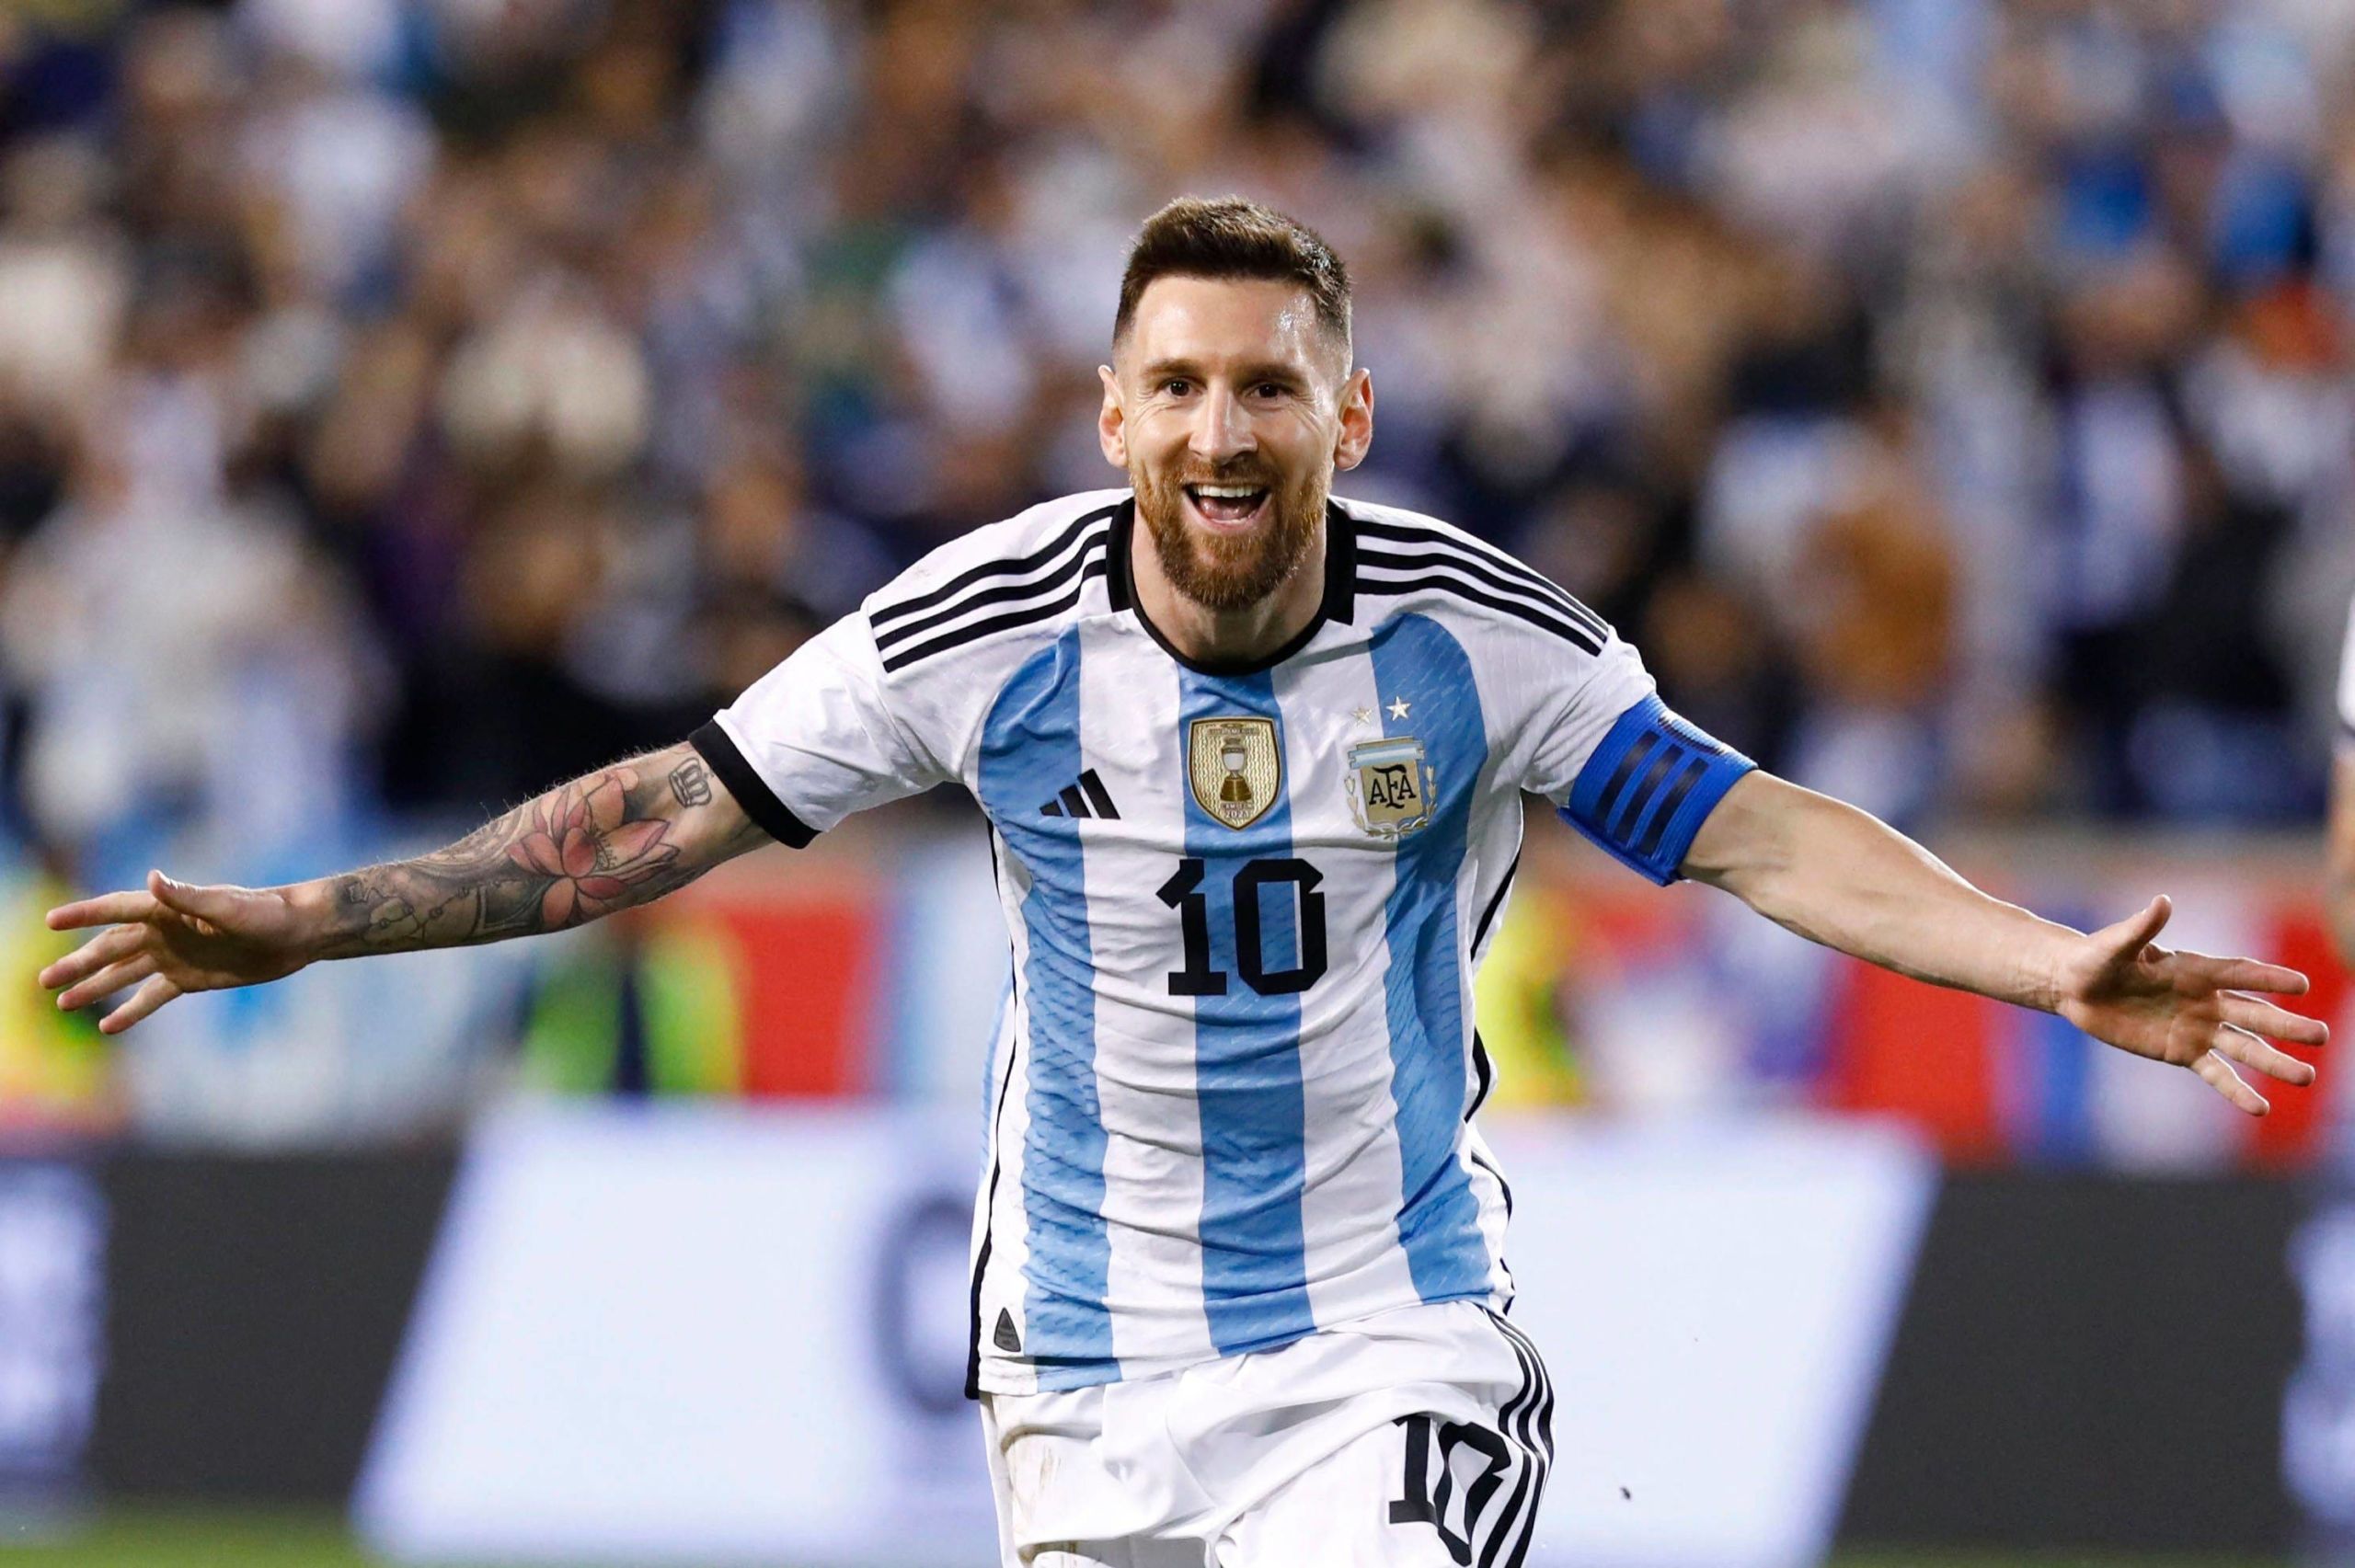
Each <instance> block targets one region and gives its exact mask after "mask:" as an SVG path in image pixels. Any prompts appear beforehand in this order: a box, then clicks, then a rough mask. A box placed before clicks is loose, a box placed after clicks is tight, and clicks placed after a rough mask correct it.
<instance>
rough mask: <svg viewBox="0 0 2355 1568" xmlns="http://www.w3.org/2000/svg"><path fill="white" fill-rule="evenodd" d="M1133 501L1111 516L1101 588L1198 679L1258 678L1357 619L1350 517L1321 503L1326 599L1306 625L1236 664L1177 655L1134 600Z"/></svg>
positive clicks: (1354, 528) (1354, 532)
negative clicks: (1329, 630) (1332, 627)
mask: <svg viewBox="0 0 2355 1568" xmlns="http://www.w3.org/2000/svg"><path fill="white" fill-rule="evenodd" d="M1136 519H1137V500H1136V497H1134V496H1133V495H1132V496H1131V497H1130V498H1128V499H1127V500H1125V501H1123V502H1121V503H1120V510H1119V511H1118V512H1116V513H1114V514H1113V517H1112V535H1111V537H1110V538H1109V540H1107V541H1106V542H1105V561H1104V564H1105V567H1106V570H1105V573H1104V587H1105V591H1106V595H1107V597H1108V598H1109V600H1110V601H1111V607H1112V610H1113V611H1114V612H1115V613H1117V612H1120V611H1122V610H1129V611H1133V612H1135V613H1136V618H1137V624H1138V625H1140V626H1143V628H1144V630H1145V635H1147V636H1149V637H1151V638H1152V639H1153V640H1154V641H1155V642H1156V643H1158V644H1160V645H1161V651H1162V652H1164V653H1166V654H1167V655H1168V656H1169V657H1170V658H1174V659H1176V660H1177V662H1178V663H1179V664H1181V665H1183V666H1185V667H1186V668H1187V669H1188V670H1192V671H1194V672H1195V673H1196V674H1198V675H1257V674H1259V673H1260V672H1261V671H1263V670H1273V669H1274V668H1275V667H1276V666H1277V665H1279V664H1281V663H1282V662H1283V661H1284V660H1286V659H1288V658H1291V657H1292V655H1294V654H1296V653H1298V652H1299V651H1300V650H1301V649H1303V648H1304V647H1307V646H1308V645H1309V643H1310V641H1311V640H1313V639H1314V638H1315V635H1316V634H1317V633H1318V632H1320V631H1323V630H1324V629H1325V624H1326V623H1327V622H1328V621H1338V622H1339V623H1340V624H1343V625H1345V626H1347V625H1353V624H1356V616H1357V589H1358V538H1357V526H1356V524H1355V523H1354V522H1352V521H1350V514H1349V513H1348V512H1346V511H1343V510H1342V509H1341V504H1340V503H1339V502H1338V501H1335V500H1331V499H1329V498H1328V499H1327V501H1326V503H1325V597H1324V598H1323V599H1322V600H1321V601H1318V603H1317V606H1316V613H1315V615H1313V616H1311V617H1310V618H1309V622H1308V624H1307V625H1305V626H1303V627H1302V628H1301V629H1300V630H1299V632H1298V633H1296V634H1294V635H1293V636H1292V638H1291V639H1290V640H1289V641H1287V642H1286V643H1285V644H1284V646H1283V647H1280V648H1278V649H1277V650H1276V651H1275V652H1273V653H1271V654H1269V655H1268V656H1267V657H1266V658H1255V659H1249V660H1246V661H1244V662H1241V663H1231V664H1221V663H1212V662H1206V661H1204V660H1201V659H1196V658H1188V657H1187V656H1186V655H1185V654H1182V653H1180V652H1178V651H1177V647H1175V646H1174V645H1172V644H1171V642H1170V641H1169V639H1168V638H1167V637H1166V636H1164V635H1162V631H1161V628H1160V627H1158V626H1156V625H1155V624H1153V619H1152V617H1151V616H1148V615H1147V614H1146V613H1145V612H1144V607H1143V605H1141V604H1139V603H1138V602H1137V591H1136V575H1135V569H1134V562H1133V561H1132V558H1131V556H1132V550H1133V548H1134V546H1135V542H1136Z"/></svg>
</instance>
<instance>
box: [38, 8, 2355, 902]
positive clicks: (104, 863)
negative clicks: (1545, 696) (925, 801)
mask: <svg viewBox="0 0 2355 1568" xmlns="http://www.w3.org/2000/svg"><path fill="white" fill-rule="evenodd" d="M1189 190H1190V191H1199V192H1223V191H1228V190H1235V191H1241V192H1245V193H1247V194H1251V195H1255V196H1258V197H1261V198H1263V199H1266V200H1270V201H1272V202H1274V203H1276V204H1277V205H1279V206H1281V207H1282V208H1284V209H1286V210H1288V211H1291V212H1294V213H1296V214H1298V215H1299V216H1301V217H1303V218H1304V219H1305V220H1306V221H1308V222H1309V223H1312V224H1314V225H1316V226H1317V227H1319V228H1320V229H1322V230H1323V231H1324V232H1325V233H1326V234H1327V236H1328V237H1329V238H1330V239H1332V240H1333V241H1334V242H1335V243H1336V245H1337V246H1338V247H1339V248H1340V249H1341V250H1342V251H1343V253H1344V254H1345V255H1346V256H1347V257H1348V258H1350V261H1351V263H1352V266H1353V268H1354V269H1355V271H1356V274H1357V278H1358V281H1359V306H1358V308H1359V347H1360V357H1361V361H1362V362H1364V363H1366V364H1368V365H1370V366H1371V367H1372V368H1373V372H1374V376H1375V386H1376V390H1377V395H1378V398H1379V435H1378V439H1377V441H1376V443H1375V447H1374V455H1373V459H1372V462H1371V463H1370V464H1369V465H1368V467H1367V468H1366V469H1365V470H1363V471H1362V472H1361V474H1359V475H1352V476H1351V478H1350V482H1349V483H1348V484H1347V485H1346V486H1344V493H1354V494H1358V495H1361V496H1364V497H1366V498H1378V499H1383V500H1387V501H1392V502H1397V503H1403V504H1406V505H1409V506H1414V507H1418V508H1421V509H1429V510H1431V511H1434V512H1437V513H1439V514H1441V515H1443V516H1446V517H1449V518H1452V519H1453V520H1456V521H1460V522H1462V523H1464V524H1465V525H1467V526H1469V527H1471V528H1473V529H1475V530H1476V531H1478V532H1482V533H1484V534H1486V535H1488V536H1489V537H1491V538H1493V539H1495V540H1497V541H1499V543H1502V544H1507V545H1509V546H1511V547H1512V548H1514V549H1517V550H1519V551H1521V552H1522V553H1524V554H1525V555H1527V556H1528V557H1529V558H1530V559H1532V560H1533V561H1534V562H1536V563H1537V564H1539V565H1541V566H1542V567H1545V569H1546V570H1548V571H1549V572H1551V573H1552V574H1554V575H1555V576H1557V578H1560V579H1561V580H1563V581H1564V582H1565V583H1567V584H1568V586H1570V587H1571V588H1572V589H1574V590H1575V591H1577V592H1578V593H1580V594H1581V595H1583V596H1584V597H1586V598H1587V599H1588V600H1589V601H1591V602H1592V603H1594V604H1595V605H1596V606H1597V607H1598V608H1600V609H1602V610H1603V612H1605V613H1607V614H1609V615H1610V616H1612V617H1613V618H1614V620H1615V621H1616V622H1617V623H1618V624H1620V626H1621V627H1622V629H1623V630H1625V631H1626V632H1627V633H1628V634H1629V635H1632V636H1634V637H1636V638H1637V640H1638V641H1639V642H1640V643H1641V645H1642V646H1643V647H1644V648H1645V649H1646V651H1647V653H1648V657H1649V658H1650V659H1651V661H1652V663H1653V665H1654V667H1655V669H1656V670H1658V671H1659V673H1660V677H1661V680H1662V681H1663V684H1664V685H1665V686H1666V688H1667V689H1668V691H1669V692H1670V694H1671V698H1672V700H1674V701H1675V702H1676V703H1677V704H1679V705H1680V706H1682V707H1683V708H1684V709H1685V710H1686V711H1687V712H1688V713H1690V714H1691V715H1693V716H1694V717H1695V718H1696V719H1698V720H1699V721H1700V722H1702V723H1704V724H1706V725H1707V726H1709V727H1711V728H1713V729H1716V730H1717V731H1718V732H1719V733H1721V734H1723V735H1725V736H1727V737H1728V738H1730V739H1733V740H1735V741H1737V742H1739V743H1740V744H1741V745H1743V746H1744V747H1746V748H1748V749H1750V750H1752V752H1753V753H1754V754H1756V755H1757V756H1759V757H1760V758H1761V759H1762V760H1763V761H1767V762H1769V763H1771V764H1773V765H1775V766H1777V767H1779V768H1781V769H1782V770H1784V771H1786V772H1787V773H1792V774H1794V775H1796V776H1798V777H1799V778H1801V779H1803V780H1806V781H1808V782H1810V783H1815V784H1821V785H1823V786H1825V787H1828V788H1832V789H1834V790H1836V791H1838V792H1839V793H1842V794H1844V795H1848V796H1850V797H1852V798H1855V799H1858V800H1860V801H1862V802H1863V803H1865V804H1867V805H1869V806H1872V807H1876V808H1878V809H1879V810H1881V811H1883V812H1885V813H1888V814H1890V815H1892V816H1895V817H1897V818H1900V819H1903V820H1908V821H1919V820H1921V819H1922V818H1924V817H1925V816H1928V815H1931V814H1935V813H1939V812H1950V811H1967V812H1971V813H1975V814H1996V815H2005V814H2021V813H2043V812H2060V813H2066V814H2072V815H2078V816H2085V815H2093V816H2101V817H2132V818H2169V819H2199V820H2214V819H2224V820H2232V821H2288V820H2296V819H2300V818H2303V817H2304V816H2306V815H2307V814H2309V813H2311V811H2312V810H2313V809H2314V807H2315V803H2316V801H2317V799H2318V796H2319V780H2320V778H2321V769H2322V762H2323V760H2324V758H2325V757H2326V751H2327V746H2328V727H2327V724H2326V722H2325V721H2324V719H2323V718H2322V716H2321V715H2323V714H2324V713H2325V712H2326V707H2327V704H2326V689H2327V686H2328V684H2329V670H2330V667H2331V664H2332V660H2333V658H2334V657H2335V652H2336V635H2337V630H2338V623H2339V617H2340V614H2341V612H2342V610H2343V606H2344V597H2343V596H2344V592H2345V589H2346V586H2347V584H2348V583H2349V580H2350V579H2355V565H2350V557H2355V528H2350V527H2349V519H2348V518H2347V516H2346V515H2345V513H2346V510H2347V509H2348V507H2349V498H2350V494H2355V490H2351V489H2350V486H2349V476H2350V475H2349V468H2350V463H2351V462H2355V383H2350V380H2349V342H2348V326H2349V306H2350V304H2355V0H2237V3H2234V4H2231V5H2225V4H2222V3H2202V0H2131V3H2129V0H2120V3H2113V4H2099V3H2085V0H1855V3H1848V0H1577V3H1559V4H1536V3H1526V4H1511V3H1508V0H1361V3H1342V0H1194V3H1189V4H1177V3H1175V0H1166V3H1154V0H1128V3H1116V4H1092V5H1089V4H1076V3H1068V0H1008V3H1005V4H1000V5H994V6H978V5H968V4H958V3H948V0H902V3H885V0H870V3H867V4H853V3H850V0H333V3H327V0H234V3H231V4H224V5H216V6H190V5H175V6H150V5H139V4H131V3H128V0H14V3H13V4H11V5H10V6H7V7H6V8H5V9H0V702H5V705H6V723H5V726H0V780H5V787H4V788H0V798H5V801H6V806H5V808H0V810H4V812H5V819H6V822H7V824H8V827H9V829H10V830H12V831H13V833H14V834H15V835H16V836H17V838H18V839H19V840H20V841H25V842H29V843H30V844H33V845H35V846H38V848H39V849H40V851H41V852H43V853H46V854H47V855H49V856H50V857H52V861H53V862H54V863H56V864H60V865H62V866H63V867H65V868H67V869H70V870H74V871H77V872H79V873H80V874H81V875H84V876H89V875H92V874H93V863H95V864H96V865H97V866H98V867H101V868H111V866H112V865H113V864H115V863H116V862H117V861H121V862H123V863H124V864H128V863H129V861H131V860H135V859H137V858H138V853H136V851H137V850H138V849H141V848H144V847H145V846H147V845H150V844H152V843H153V842H154V841H155V838H156V835H158V834H159V833H175V834H182V835H184V834H186V833H188V832H190V831H196V832H198V833H200V834H201V835H207V836H210V837H211V838H213V839H214V840H216V841H219V842H221V843H224V844H228V845H235V846H237V851H236V853H237V856H238V857H240V858H241V859H243V860H245V861H248V862H250V861H252V860H255V859H267V858H268V857H269V855H270V853H272V849H273V846H282V845H284V844H285V843H286V842H287V841H288V840H289V837H290V835H293V836H298V837H313V836H315V835H316V832H317V831H318V830H319V826H320V824H321V823H323V822H327V823H332V822H337V821H344V822H348V821H350V820H351V819H353V818H355V817H357V818H361V819H365V818H367V816H368V814H370V813H373V812H375V811H377V810H379V809H386V808H388V809H390V810H392V811H394V812H413V811H419V810H424V811H435V812H443V813H447V814H448V815H451V816H454V817H464V816H466V815H470V814H472V813H474V812H477V811H479V810H482V809H484V808H487V807H491V806H495V805H498V804H500V803H502V802H506V801H511V800H513V799H516V798H519V797H521V796H523V795H527V794H529V793H531V792H533V791H535V790H537V789H539V788H541V787H543V786H545V785H546V784H548V783H549V782H551V781H552V780H554V779H556V778H557V777H559V776H562V775H565V774H567V773H572V772H575V771H579V770H580V769H584V768H587V767H589V766H592V765H593V764H595V763H597V762H598V761H603V760H604V759H607V758H609V757H610V756H612V755H614V754H615V753H617V752H619V751H622V750H627V749H629V748H632V747H636V746H639V745H645V744H652V743H661V742H666V741H668V740H670V739H672V738H676V737H677V736H678V735H679V734H680V733H682V732H683V731H684V729H685V728H686V727H689V726H690V725H691V724H692V723H693V722H695V720H696V719H697V718H699V717H700V716H701V715H704V714H705V713H707V711H708V709H709V708H710V707H711V706H712V705H713V704H715V703H717V702H719V701H722V700H724V699H725V698H726V697H727V696H729V694H730V693H732V692H734V691H736V690H737V689H738V688H740V687H741V686H742V685H743V684H744V683H746V682H747V681H750V680H752V678H753V677H755V676H757V675H758V674H759V673H760V672H761V671H762V670H764V669H766V668H767V667H768V666H769V665H770V664H772V663H773V662H774V661H775V659H776V658H778V657H780V656H781V655H782V654H783V653H784V652H786V651H787V650H788V649H789V648H790V647H792V646H793V645H794V644H795V643H796V641H797V640H798V639H799V638H800V637H802V636H804V635H808V633H809V632H810V630H811V629H812V628H813V627H814V626H815V625H817V624H822V622H823V621H825V620H826V619H828V618H830V617H832V616H833V615H835V614H837V613H839V612H843V611H844V609H846V608H848V607H850V606H851V605H853V604H855V603H856V601H857V600H858V598H859V597H860V596H861V595H862V594H863V593H864V592H865V591H867V589H870V588H872V587H874V586H875V585H877V584H878V583H879V582H880V581H881V580H883V579H884V578H886V577H888V575H889V574H890V572H891V571H892V570H894V569H895V567H898V566H899V565H901V564H902V563H904V562H906V561H908V560H910V559H912V558H913V557H914V556H915V555H918V554H920V553H921V552H923V551H924V550H925V548H927V547H928V546H930V545H931V544H934V543H936V542H937V541H938V540H940V539H942V538H944V537H947V536H948V535H950V534H952V533H954V532H958V531H959V530H962V529H964V528H967V527H969V526H971V525H972V524H974V523H977V522H980V521H986V520H990V519H994V518H996V517H1000V516H1003V515H1005V514H1006V513H1008V512H1010V511H1012V510H1014V509H1017V508H1018V507H1020V506H1021V505H1023V504H1025V503H1026V502H1028V501H1029V500H1031V499H1034V498H1040V497H1042V496H1045V495H1050V494H1053V493H1057V492H1061V491H1064V490H1069V489H1074V488H1082V487H1092V486H1100V485H1103V484H1106V483H1109V482H1115V480H1116V476H1115V475H1112V474H1110V472H1109V470H1107V469H1105V468H1104V466H1103V464H1102V461H1101V459H1100V457H1099V456H1098V455H1097V452H1096V449H1095V441H1094V438H1093V434H1092V429H1091V418H1090V415H1091V411H1092V409H1093V406H1094V404H1095V401H1096V398H1097V390H1096V384H1095V380H1094V377H1093V375H1092V374H1091V373H1090V368H1091V367H1092V366H1093V365H1094V364H1095V363H1097V361H1100V360H1101V359H1102V358H1103V357H1104V354H1105V339H1106V336H1107V332H1108V324H1109V320H1110V316H1111V311H1112V303H1113V298H1114V292H1115V289H1116V285H1117V280H1118V275H1119V271H1120V262H1121V259H1122V254H1123V250H1124V247H1125V245H1126V243H1127V241H1128V239H1129V236H1130V235H1132V232H1133V230H1134V228H1135V226H1136V224H1137V223H1138V222H1139V221H1140V220H1141V219H1142V217H1143V215H1144V214H1145V213H1146V212H1150V211H1151V210H1152V209H1153V208H1154V207H1155V206H1156V205H1157V204H1159V203H1160V202H1161V201H1162V200H1165V199H1166V198H1167V197H1169V196H1170V195H1172V194H1175V193H1177V192H1181V191H1189Z"/></svg>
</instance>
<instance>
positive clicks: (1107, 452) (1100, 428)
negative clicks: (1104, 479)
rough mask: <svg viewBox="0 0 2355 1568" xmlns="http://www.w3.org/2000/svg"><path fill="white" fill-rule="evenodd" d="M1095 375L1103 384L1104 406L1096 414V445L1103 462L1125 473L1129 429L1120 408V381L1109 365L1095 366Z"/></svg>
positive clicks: (1126, 468)
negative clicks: (1101, 453) (1101, 450)
mask: <svg viewBox="0 0 2355 1568" xmlns="http://www.w3.org/2000/svg"><path fill="white" fill-rule="evenodd" d="M1096 374H1097V377H1098V379H1100V380H1101V381H1102V382H1103V383H1104V406H1103V407H1101V408H1099V409H1097V412H1096V444H1097V446H1098V447H1100V448H1102V449H1103V452H1104V461H1105V462H1107V463H1109V464H1111V465H1112V466H1113V467H1115V468H1118V469H1120V471H1121V472H1122V473H1126V472H1127V471H1128V467H1129V429H1128V414H1127V412H1126V410H1124V409H1123V408H1122V407H1121V406H1120V378H1119V377H1118V376H1116V375H1114V374H1113V373H1112V367H1111V366H1109V365H1098V366H1097V367H1096Z"/></svg>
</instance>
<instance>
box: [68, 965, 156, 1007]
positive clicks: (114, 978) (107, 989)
mask: <svg viewBox="0 0 2355 1568" xmlns="http://www.w3.org/2000/svg"><path fill="white" fill-rule="evenodd" d="M154 973H155V955H154V954H152V953H134V954H132V956H130V957H128V958H125V959H124V960H123V961H122V962H121V963H120V964H109V965H108V966H107V967H105V968H103V969H100V970H99V971H98V973H97V974H95V975H93V976H91V977H90V978H89V979H86V980H84V981H83V982H82V983H81V984H80V985H78V986H75V988H74V989H73V990H69V991H67V992H65V993H64V994H63V995H62V996H60V997H59V998H58V999H57V1005H58V1006H59V1007H60V1008H61V1009H63V1011H65V1012H67V1013H71V1012H73V1011H74V1010H75V1008H77V1007H87V1006H89V1005H90V1003H92V1002H94V1001H105V1000H106V999H107V998H108V997H110V996H112V995H113V994H114V993H115V992H117V991H119V990H121V989H122V988H123V987H125V986H128V985H135V984H137V983H138V982H139V981H141V980H144V979H146V978H147V977H148V976H150V975H152V974H154Z"/></svg>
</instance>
